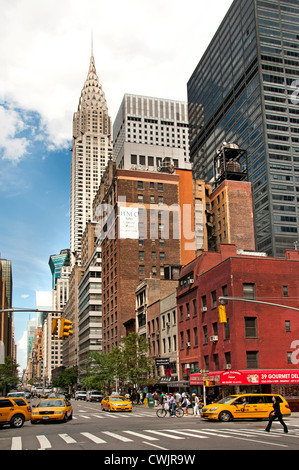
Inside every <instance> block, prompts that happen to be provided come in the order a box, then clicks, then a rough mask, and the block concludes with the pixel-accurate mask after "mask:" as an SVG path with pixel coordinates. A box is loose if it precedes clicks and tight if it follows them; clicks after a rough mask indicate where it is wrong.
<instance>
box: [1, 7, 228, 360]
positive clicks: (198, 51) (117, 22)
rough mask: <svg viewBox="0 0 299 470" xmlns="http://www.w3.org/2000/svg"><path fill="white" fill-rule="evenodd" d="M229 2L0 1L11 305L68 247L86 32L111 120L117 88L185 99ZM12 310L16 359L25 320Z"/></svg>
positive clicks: (46, 277) (4, 244)
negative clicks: (74, 127)
mask: <svg viewBox="0 0 299 470" xmlns="http://www.w3.org/2000/svg"><path fill="white" fill-rule="evenodd" d="M231 4H232V0H209V1H205V0H186V1H184V2H182V1H181V0H126V1H123V0H110V1H109V2H107V1H104V0H84V1H83V0H47V1H40V0H2V2H1V15H0V42H1V45H2V46H1V48H0V64H1V73H0V123H1V124H0V214H1V217H0V221H1V222H0V224H1V225H0V257H1V258H3V259H9V260H11V262H12V273H13V307H15V308H36V293H37V292H49V291H51V272H50V268H49V264H48V262H49V257H50V255H52V254H56V253H59V252H60V250H62V249H64V248H69V244H70V241H69V238H70V236H69V232H70V207H69V206H70V165H71V152H70V149H71V146H72V119H73V113H74V112H75V111H76V110H77V107H78V103H79V97H80V93H81V89H82V87H83V84H84V81H85V79H86V77H87V72H88V67H89V61H90V55H91V36H93V53H94V58H95V65H96V70H97V74H98V77H99V81H100V83H101V84H102V87H103V91H104V93H105V96H106V100H107V104H108V109H109V114H110V116H111V118H112V122H113V121H114V119H115V117H116V115H117V112H118V109H119V107H120V104H121V102H122V99H123V96H124V94H125V93H132V94H137V95H138V94H140V95H145V96H155V97H159V98H168V99H173V100H182V101H187V82H188V80H189V78H190V77H191V75H192V73H193V71H194V69H195V67H196V65H197V63H198V62H199V60H200V58H201V57H202V55H203V53H204V51H205V49H206V48H207V46H208V44H209V42H210V41H211V39H212V37H213V35H214V34H215V32H216V30H217V28H218V27H219V25H220V23H221V21H222V19H223V18H224V16H225V14H226V12H227V10H228V9H229V7H230V5H231ZM34 317H35V314H33V313H30V314H28V313H15V314H14V323H15V342H16V343H17V345H18V356H17V362H18V363H19V364H20V365H21V367H24V368H25V366H26V362H25V361H26V358H25V350H26V347H27V343H26V330H27V321H28V319H29V318H31V319H33V318H34Z"/></svg>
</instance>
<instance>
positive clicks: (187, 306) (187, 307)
mask: <svg viewBox="0 0 299 470" xmlns="http://www.w3.org/2000/svg"><path fill="white" fill-rule="evenodd" d="M186 312H187V318H189V317H190V307H189V302H188V303H187V304H186Z"/></svg>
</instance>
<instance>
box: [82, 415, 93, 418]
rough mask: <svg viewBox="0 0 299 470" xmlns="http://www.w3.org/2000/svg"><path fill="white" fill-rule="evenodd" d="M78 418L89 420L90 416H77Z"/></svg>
mask: <svg viewBox="0 0 299 470" xmlns="http://www.w3.org/2000/svg"><path fill="white" fill-rule="evenodd" d="M79 416H80V418H85V419H91V418H90V416H85V415H79Z"/></svg>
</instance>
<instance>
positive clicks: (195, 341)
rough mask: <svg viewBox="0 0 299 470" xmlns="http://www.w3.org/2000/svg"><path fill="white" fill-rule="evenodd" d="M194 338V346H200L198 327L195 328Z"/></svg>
mask: <svg viewBox="0 0 299 470" xmlns="http://www.w3.org/2000/svg"><path fill="white" fill-rule="evenodd" d="M193 336H194V346H198V333H197V327H195V328H193Z"/></svg>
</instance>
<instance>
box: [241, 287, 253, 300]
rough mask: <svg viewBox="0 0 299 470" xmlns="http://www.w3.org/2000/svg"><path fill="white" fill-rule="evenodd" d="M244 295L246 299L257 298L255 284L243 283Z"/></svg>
mask: <svg viewBox="0 0 299 470" xmlns="http://www.w3.org/2000/svg"><path fill="white" fill-rule="evenodd" d="M243 297H244V299H250V300H253V299H255V284H249V283H244V284H243Z"/></svg>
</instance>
